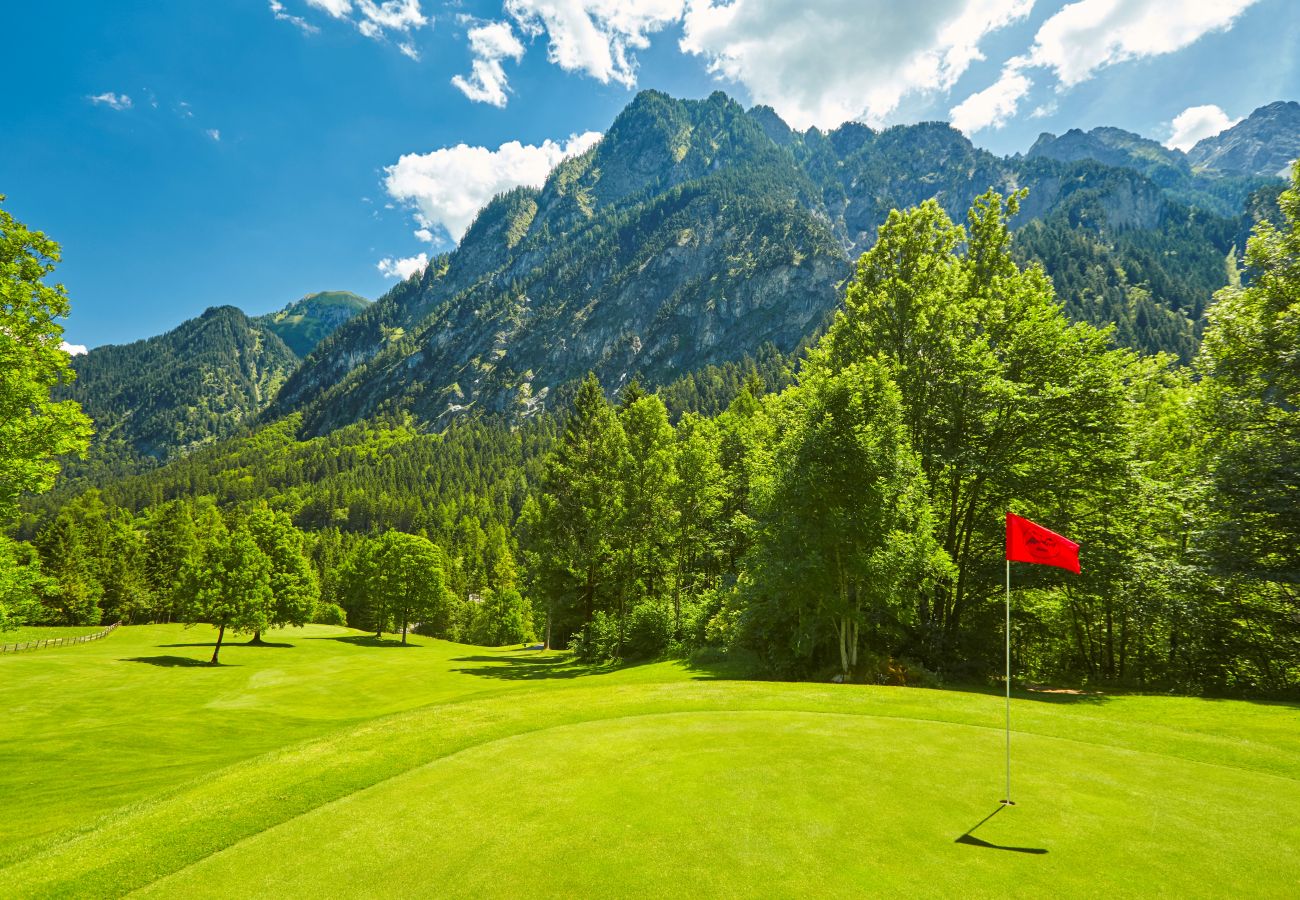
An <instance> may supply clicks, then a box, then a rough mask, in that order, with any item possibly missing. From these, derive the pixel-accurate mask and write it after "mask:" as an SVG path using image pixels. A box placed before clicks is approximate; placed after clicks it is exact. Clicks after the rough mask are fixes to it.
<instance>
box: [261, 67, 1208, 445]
mask: <svg viewBox="0 0 1300 900" xmlns="http://www.w3.org/2000/svg"><path fill="white" fill-rule="evenodd" d="M1035 148H1036V149H1035V152H1033V153H1031V155H1030V156H1029V157H1027V158H1011V159H1003V158H999V157H995V156H993V155H992V154H990V153H987V152H986V151H983V150H979V149H977V148H975V147H974V146H973V145H971V143H970V141H968V140H967V139H966V138H965V137H964V136H963V135H961V134H960V133H959V132H957V131H955V130H953V129H952V128H951V127H949V126H948V125H946V124H943V123H924V124H921V125H915V126H900V127H896V128H891V129H889V130H886V131H883V132H876V131H873V130H871V129H869V128H866V127H865V126H862V125H858V124H846V125H844V126H842V127H841V128H838V129H836V130H834V131H831V132H828V133H823V132H821V131H818V130H816V129H813V130H810V131H808V132H802V133H801V132H795V131H793V130H791V129H790V128H789V127H788V126H786V125H785V123H784V122H782V121H781V120H780V118H779V117H777V116H776V114H775V113H773V112H772V111H771V110H770V109H767V108H762V107H760V108H756V109H754V110H750V111H748V112H746V111H745V110H744V109H742V108H741V107H740V106H739V105H738V104H736V103H735V102H734V101H732V100H730V99H729V98H727V97H726V96H725V95H722V94H720V93H719V94H715V95H713V96H712V97H710V98H708V99H707V100H702V101H679V100H674V99H672V98H670V97H667V96H665V95H663V94H660V93H657V92H652V91H650V92H644V93H642V94H640V95H639V96H638V97H637V98H636V99H635V100H634V101H633V102H632V104H631V105H629V106H628V108H627V109H626V110H624V112H623V113H622V114H620V116H619V117H618V118H617V119H616V120H615V122H614V123H613V124H612V125H611V127H610V129H609V131H608V132H607V133H606V135H605V137H604V138H603V140H601V142H600V143H598V144H597V145H596V146H594V147H593V148H591V149H590V150H589V151H587V152H586V153H584V154H583V155H581V156H579V157H576V158H572V159H569V160H566V161H564V162H563V163H561V164H560V165H559V166H557V167H556V169H555V170H554V171H553V172H552V173H551V175H550V177H549V178H548V180H547V182H546V184H545V185H544V187H543V188H542V189H541V190H532V189H519V190H515V191H512V192H509V193H507V194H505V195H502V196H500V197H497V198H496V199H495V200H493V201H492V202H491V203H490V204H488V206H487V207H485V208H484V209H483V210H482V211H481V213H480V214H479V216H478V218H477V220H476V221H475V223H474V224H473V226H472V227H471V228H470V229H469V231H468V232H467V233H466V235H465V237H464V239H463V240H462V242H461V244H460V246H459V247H458V248H457V249H456V250H455V251H453V252H451V253H449V254H447V255H445V256H441V257H438V258H436V259H434V260H433V261H432V262H431V263H430V264H429V266H428V268H427V269H426V270H425V271H423V272H421V273H418V274H416V275H414V276H412V277H411V278H410V279H408V280H407V281H405V282H403V283H402V284H400V285H398V286H397V287H396V288H395V289H394V290H393V291H391V292H390V293H389V294H388V295H387V296H385V297H384V298H382V299H381V300H379V301H378V302H376V303H375V304H373V305H372V306H371V307H369V308H368V309H366V310H365V311H364V312H362V313H361V314H360V315H358V316H357V317H356V318H355V319H353V320H351V321H349V322H347V323H346V324H344V325H342V326H341V327H340V328H339V329H338V330H337V331H336V332H335V333H334V334H332V335H331V336H329V337H327V338H326V339H325V340H324V341H322V342H321V344H320V345H319V347H318V348H317V349H316V351H315V352H314V353H313V354H312V356H311V357H310V358H309V359H308V360H307V361H306V362H305V363H304V365H303V366H302V367H301V368H300V369H299V370H298V371H297V372H295V373H294V375H293V376H292V377H291V378H290V380H289V382H288V383H287V384H286V386H285V387H284V389H283V390H282V391H281V393H280V395H279V397H278V398H277V400H276V403H275V405H274V407H273V408H272V409H271V410H270V411H269V412H268V415H269V416H276V415H282V414H286V413H289V412H293V411H302V412H304V414H305V421H306V423H307V427H308V428H309V430H311V431H313V432H318V433H319V432H324V431H328V430H330V429H332V428H334V427H337V426H339V425H342V424H346V423H348V422H351V421H355V420H356V419H357V418H360V417H364V416H367V415H371V414H374V413H376V412H380V411H385V410H388V411H395V410H406V411H409V412H411V413H414V414H415V415H417V416H419V417H421V418H423V419H426V420H429V421H433V422H445V421H446V420H447V419H448V418H449V417H453V416H456V415H462V414H465V413H467V412H471V411H476V410H483V411H490V412H496V413H505V414H507V415H511V416H521V415H528V414H529V413H531V412H533V411H535V410H537V409H539V408H542V407H543V406H544V405H545V403H546V400H547V398H548V397H549V396H551V395H552V394H553V393H554V392H555V390H556V389H557V388H558V387H559V386H560V385H563V384H565V383H567V382H569V381H571V380H573V379H575V378H579V377H581V376H582V375H583V374H584V373H585V372H586V371H588V370H594V371H595V372H597V374H598V375H600V377H601V379H602V381H603V382H604V383H605V384H606V385H607V386H608V387H610V388H613V387H615V386H617V385H618V384H619V383H620V382H622V381H623V380H625V379H627V378H630V377H632V376H633V375H634V374H635V375H638V376H640V377H641V378H642V379H643V380H644V381H646V382H648V383H651V384H653V383H659V382H661V381H664V380H667V379H670V378H671V377H674V376H676V375H678V374H681V373H682V372H684V371H689V370H691V369H695V368H699V367H701V366H705V365H709V364H716V363H721V362H725V361H728V360H733V359H737V358H739V357H740V356H742V355H743V354H745V353H748V352H752V351H753V350H754V349H755V348H757V347H758V346H759V345H760V344H762V343H764V342H771V343H773V344H774V345H775V346H777V347H778V348H781V349H783V350H789V349H792V348H794V347H795V346H797V345H798V344H799V343H800V342H801V341H802V340H804V339H805V338H807V336H808V335H809V334H810V332H812V331H814V330H815V329H816V328H817V327H818V326H819V325H821V324H822V323H823V322H824V321H825V320H826V318H827V317H828V316H829V314H830V313H831V312H833V310H834V309H835V306H836V303H837V301H838V297H839V295H840V291H841V287H842V284H843V282H844V280H845V279H846V278H848V277H849V275H850V274H851V264H850V261H851V260H852V259H855V258H856V256H857V255H858V254H859V253H861V252H862V251H864V250H865V249H867V248H868V247H869V246H870V245H871V243H872V242H873V241H874V240H875V235H876V229H877V228H878V227H879V226H880V224H881V223H882V222H883V221H884V220H885V218H886V216H887V215H888V213H889V210H890V209H892V208H895V207H898V208H902V207H907V206H911V205H914V204H916V203H919V202H921V201H922V200H925V199H927V198H930V197H936V198H937V199H938V200H939V201H940V203H942V204H943V205H944V207H945V208H946V209H947V210H948V211H949V213H950V215H952V216H954V218H957V219H958V220H959V221H960V220H962V219H963V218H964V215H965V212H966V209H967V208H968V207H969V205H970V203H971V201H972V200H973V199H974V197H976V196H977V195H979V194H980V193H982V192H984V191H985V190H987V189H988V188H990V187H993V188H996V189H998V190H1000V191H1003V192H1007V191H1010V190H1014V189H1015V188H1017V187H1028V188H1029V189H1030V195H1029V199H1028V201H1027V202H1026V204H1025V205H1024V207H1023V212H1022V215H1021V221H1028V220H1030V219H1034V218H1046V217H1049V216H1056V217H1059V218H1062V219H1064V220H1068V222H1069V224H1070V226H1071V227H1079V228H1088V229H1092V230H1094V231H1099V232H1100V231H1105V230H1106V229H1111V230H1114V231H1117V232H1118V231H1120V230H1126V229H1127V230H1135V229H1137V230H1142V229H1147V230H1153V229H1158V228H1160V227H1161V226H1162V224H1163V223H1164V222H1165V219H1166V216H1167V215H1169V211H1170V209H1171V207H1170V202H1171V195H1170V193H1169V192H1168V191H1166V190H1163V189H1162V188H1161V186H1160V184H1158V183H1157V181H1155V180H1153V179H1152V178H1151V177H1148V174H1149V173H1152V172H1162V171H1165V170H1170V171H1172V172H1174V175H1176V176H1177V177H1178V178H1184V179H1188V178H1191V174H1190V170H1189V167H1188V166H1187V165H1186V162H1185V161H1183V160H1181V159H1180V156H1181V155H1180V154H1175V153H1172V152H1170V151H1165V150H1164V148H1161V147H1160V146H1159V145H1158V144H1156V143H1155V142H1153V141H1147V140H1145V139H1143V138H1140V137H1138V136H1136V135H1131V134H1129V133H1127V132H1122V131H1120V130H1119V129H1095V130H1094V131H1093V132H1089V133H1088V134H1084V133H1082V132H1071V133H1069V134H1067V135H1066V136H1064V137H1063V138H1059V139H1058V138H1051V136H1044V138H1043V139H1040V141H1039V142H1038V144H1036V145H1035ZM1097 155H1102V156H1105V158H1106V159H1107V160H1111V161H1112V162H1120V163H1124V165H1123V166H1119V167H1117V166H1115V165H1104V164H1102V163H1101V162H1097V161H1095V160H1096V157H1097ZM1170 177H1174V176H1170ZM1227 249H1228V248H1227V247H1226V246H1225V247H1223V248H1221V249H1215V250H1214V251H1213V252H1216V253H1220V254H1222V253H1225V252H1226V251H1227ZM1220 258H1222V256H1221V255H1220ZM1188 327H1190V326H1188Z"/></svg>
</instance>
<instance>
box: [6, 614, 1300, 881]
mask: <svg viewBox="0 0 1300 900" xmlns="http://www.w3.org/2000/svg"><path fill="white" fill-rule="evenodd" d="M212 638H213V635H212V634H211V633H210V629H209V628H207V627H206V626H197V627H193V628H188V629H187V628H183V627H181V626H174V625H159V626H138V627H126V628H122V629H119V630H118V631H116V632H114V633H113V634H111V635H109V636H108V637H107V638H105V639H104V640H101V641H97V642H94V643H90V644H84V645H79V646H75V647H67V648H54V649H49V650H41V651H35V652H31V653H26V654H7V655H4V656H0V695H2V696H3V703H4V705H5V709H6V710H7V711H8V715H6V717H5V718H4V720H3V722H0V865H2V866H3V867H2V868H0V893H3V894H4V895H5V896H53V895H70V894H71V895H116V894H123V893H127V892H130V891H134V890H143V891H144V892H145V893H146V894H152V895H167V896H177V895H185V896H215V895H217V894H221V895H224V896H272V895H330V894H356V895H368V896H386V895H387V896H397V895H410V894H412V893H422V894H436V895H438V896H503V895H519V894H521V893H527V894H530V895H539V896H573V895H577V894H591V893H593V892H597V891H598V892H600V893H601V894H603V895H606V896H633V895H635V896H647V895H666V896H684V895H702V894H703V895H728V896H737V895H739V896H757V895H764V896H772V895H775V896H790V895H794V894H801V893H807V892H808V891H809V890H811V889H814V888H815V889H816V890H817V891H818V892H819V893H821V894H825V895H829V896H849V895H860V894H861V893H863V892H864V891H898V892H906V893H908V894H911V895H921V896H951V895H953V894H955V893H961V894H964V895H992V894H1000V895H1006V894H1012V895H1024V896H1030V895H1042V894H1043V893H1045V892H1051V893H1053V894H1056V895H1075V896H1080V895H1096V894H1098V893H1110V892H1118V893H1123V894H1134V893H1143V894H1165V895H1179V896H1210V895H1222V894H1224V893H1233V894H1250V895H1254V896H1282V895H1285V894H1287V893H1288V892H1289V890H1290V889H1292V888H1293V887H1294V885H1295V884H1296V883H1298V882H1300V860H1298V859H1297V854H1295V852H1294V850H1295V848H1296V847H1300V824H1297V820H1296V817H1295V816H1294V815H1293V811H1294V809H1296V808H1297V804H1300V709H1297V708H1296V707H1295V706H1293V705H1287V704H1268V703H1247V702H1243V701H1215V700H1204V699H1195V698H1177V697H1156V696H1140V695H1115V696H1110V695H1097V694H1055V693H1025V694H1020V695H1018V696H1017V697H1016V699H1015V701H1014V703H1013V713H1012V715H1013V727H1014V735H1013V744H1014V752H1015V759H1016V770H1015V783H1014V784H1013V796H1014V798H1015V799H1016V801H1017V805H1016V806H1014V807H1010V808H1005V809H1003V808H1000V807H999V805H998V800H999V799H1000V798H1001V796H1002V768H1001V763H1002V752H1003V743H1002V741H1003V733H1002V730H1001V726H1002V700H1001V698H1000V697H998V696H995V695H993V694H989V693H986V692H983V691H980V690H926V689H919V688H892V687H870V686H853V685H833V684H812V683H799V684H796V683H781V682H770V681H750V680H741V679H739V678H737V677H735V676H736V675H738V674H740V673H739V672H738V671H733V670H729V669H726V668H714V667H708V666H694V667H693V666H691V665H688V664H687V663H684V662H661V663H652V664H646V665H641V666H628V667H621V668H612V669H595V668H591V667H586V666H579V665H576V664H574V663H572V662H571V661H570V659H569V658H568V657H565V656H561V655H554V654H545V653H541V652H537V651H524V650H519V649H515V648H500V649H484V648H481V647H471V646H466V645H458V644H452V643H448V642H445V641H437V640H432V639H428V638H422V637H418V636H417V637H414V638H412V641H411V644H410V645H409V646H406V647H403V646H401V645H400V644H398V643H397V642H396V640H394V639H390V638H389V637H387V636H385V638H383V639H380V640H376V639H375V638H374V637H373V635H366V634H362V633H360V632H357V631H354V630H350V629H345V628H334V627H326V626H309V627H307V628H302V629H289V630H285V631H277V632H272V633H270V634H268V635H267V640H268V641H269V642H270V645H269V646H264V647H250V646H244V645H241V644H239V643H231V644H229V645H228V647H227V648H226V649H225V650H223V653H222V661H223V663H224V664H223V665H221V666H217V667H210V666H207V665H205V664H204V661H205V660H206V659H207V657H208V655H209V653H210V647H211V642H212Z"/></svg>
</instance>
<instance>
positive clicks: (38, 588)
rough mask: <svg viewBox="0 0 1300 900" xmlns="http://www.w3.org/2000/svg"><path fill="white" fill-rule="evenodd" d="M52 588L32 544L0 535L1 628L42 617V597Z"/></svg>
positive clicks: (10, 628)
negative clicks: (42, 572) (42, 571)
mask: <svg viewBox="0 0 1300 900" xmlns="http://www.w3.org/2000/svg"><path fill="white" fill-rule="evenodd" d="M49 589H50V586H49V583H48V581H47V579H46V578H45V576H44V575H42V574H41V564H40V557H39V556H38V555H37V554H36V553H35V552H33V550H32V548H31V547H30V546H28V545H27V544H23V543H20V542H18V541H14V540H11V539H9V538H7V537H5V536H4V535H0V632H4V631H11V630H13V629H14V628H17V627H18V626H20V625H23V624H24V623H26V622H28V621H30V620H32V619H35V618H39V617H40V615H41V606H40V597H41V595H43V594H45V593H47V592H48V591H49Z"/></svg>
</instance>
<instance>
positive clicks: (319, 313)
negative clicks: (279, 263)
mask: <svg viewBox="0 0 1300 900" xmlns="http://www.w3.org/2000/svg"><path fill="white" fill-rule="evenodd" d="M369 305H370V301H369V300H367V299H366V298H365V297H358V296H357V295H356V294H353V293H351V292H350V291H320V292H319V293H316V294H308V295H307V296H306V297H303V298H302V299H301V300H297V301H295V302H293V303H290V304H289V305H288V306H286V307H285V308H284V309H282V310H280V311H279V312H274V313H269V314H267V315H265V316H258V317H257V318H256V319H254V320H253V321H254V322H257V323H260V324H263V325H265V326H266V327H267V328H268V329H269V330H270V331H271V332H273V333H274V334H275V335H276V336H277V337H278V338H280V340H282V341H284V345H285V346H286V347H288V348H289V349H290V350H292V351H293V352H294V354H295V355H297V356H300V357H306V356H308V355H309V354H310V353H311V352H312V351H313V350H315V349H316V346H317V345H318V344H319V343H320V342H321V341H323V340H325V338H327V337H329V336H330V335H331V334H333V333H334V331H335V329H337V328H338V327H339V326H340V325H342V324H343V323H344V322H346V321H348V320H349V319H351V318H353V317H354V316H356V315H357V314H358V313H359V312H361V311H362V310H363V309H365V308H366V307H367V306H369Z"/></svg>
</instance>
